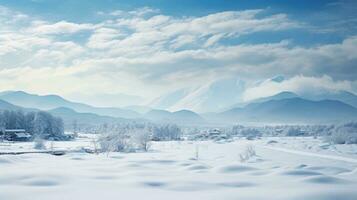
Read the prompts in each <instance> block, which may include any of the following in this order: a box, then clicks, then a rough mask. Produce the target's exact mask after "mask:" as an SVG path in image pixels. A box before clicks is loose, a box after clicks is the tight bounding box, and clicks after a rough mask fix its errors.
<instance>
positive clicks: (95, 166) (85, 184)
mask: <svg viewBox="0 0 357 200" xmlns="http://www.w3.org/2000/svg"><path fill="white" fill-rule="evenodd" d="M249 144H251V145H254V147H255V150H256V154H257V156H255V157H252V158H251V159H250V160H248V161H247V162H243V163H242V162H240V158H239V154H240V153H242V152H244V150H245V148H246V146H247V145H249ZM50 145H51V144H50V143H47V146H48V147H50ZM32 146H33V145H32V144H31V143H15V144H0V151H1V152H5V151H28V150H32ZM83 146H86V147H91V146H92V144H91V139H89V138H82V139H79V140H78V141H74V142H55V143H54V144H53V147H54V148H55V149H72V150H76V149H80V148H81V147H83ZM196 158H198V160H196ZM356 188H357V146H356V145H337V146H336V145H333V146H330V145H327V144H325V143H323V142H321V140H317V139H313V138H262V139H261V140H255V141H248V140H245V139H237V140H235V141H234V142H231V143H214V142H211V141H207V142H202V141H200V142H198V141H197V142H190V141H185V142H157V143H154V144H153V146H152V148H151V151H150V152H148V153H110V154H109V155H106V154H100V155H95V154H87V153H80V152H79V151H78V152H76V151H73V152H72V153H68V154H66V155H64V156H53V155H48V154H24V155H17V156H13V155H2V156H0V199H1V200H3V199H4V200H17V199H18V200H27V199H29V200H63V199H66V200H72V199H73V200H78V199H86V200H87V199H93V200H97V199H103V200H104V199H105V200H112V199H180V200H182V199H184V200H189V199H195V200H196V199H224V200H229V199H311V200H320V199H328V200H335V199H339V200H340V199H342V200H355V199H357V189H356Z"/></svg>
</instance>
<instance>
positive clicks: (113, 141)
mask: <svg viewBox="0 0 357 200" xmlns="http://www.w3.org/2000/svg"><path fill="white" fill-rule="evenodd" d="M97 142H98V144H99V146H100V149H101V151H102V152H134V151H148V150H149V148H150V146H151V133H150V131H149V130H148V129H146V127H139V128H138V127H133V126H127V127H125V128H124V127H123V128H121V129H118V130H114V131H111V132H109V133H104V134H102V135H101V136H100V137H99V138H98V141H97Z"/></svg>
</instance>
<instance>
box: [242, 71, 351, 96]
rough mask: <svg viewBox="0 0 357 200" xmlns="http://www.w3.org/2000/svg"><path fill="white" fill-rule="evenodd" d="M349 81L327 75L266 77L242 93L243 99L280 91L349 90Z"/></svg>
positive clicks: (300, 92) (317, 92)
mask: <svg viewBox="0 0 357 200" xmlns="http://www.w3.org/2000/svg"><path fill="white" fill-rule="evenodd" d="M352 84H353V82H351V81H335V80H333V79H332V78H331V77H329V76H326V75H324V76H321V77H307V76H302V75H298V76H294V77H292V78H290V79H287V80H284V81H281V82H277V81H274V80H271V79H268V80H266V81H264V82H262V83H260V84H258V85H257V86H253V87H250V88H247V89H246V90H245V92H244V93H243V99H244V101H250V100H253V99H257V98H261V97H268V96H272V95H275V94H278V93H280V92H284V91H290V92H294V93H296V94H299V95H312V94H315V95H316V94H322V93H324V92H336V91H341V90H345V91H351V90H352Z"/></svg>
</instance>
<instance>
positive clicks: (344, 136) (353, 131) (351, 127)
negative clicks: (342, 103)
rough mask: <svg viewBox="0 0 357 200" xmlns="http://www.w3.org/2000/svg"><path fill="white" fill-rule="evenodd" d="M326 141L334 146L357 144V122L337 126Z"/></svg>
mask: <svg viewBox="0 0 357 200" xmlns="http://www.w3.org/2000/svg"><path fill="white" fill-rule="evenodd" d="M328 139H329V141H330V142H332V143H334V144H357V122H350V123H346V124H343V125H340V126H337V127H336V128H335V129H333V130H332V133H331V136H330V137H329V138H328Z"/></svg>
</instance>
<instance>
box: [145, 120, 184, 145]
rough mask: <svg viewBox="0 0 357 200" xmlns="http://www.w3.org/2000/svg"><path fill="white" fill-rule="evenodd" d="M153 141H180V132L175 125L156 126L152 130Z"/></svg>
mask: <svg viewBox="0 0 357 200" xmlns="http://www.w3.org/2000/svg"><path fill="white" fill-rule="evenodd" d="M152 132H153V140H156V141H163V140H180V139H181V136H182V131H181V129H180V127H178V126H177V125H176V124H166V125H156V126H154V127H153V128H152Z"/></svg>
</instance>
